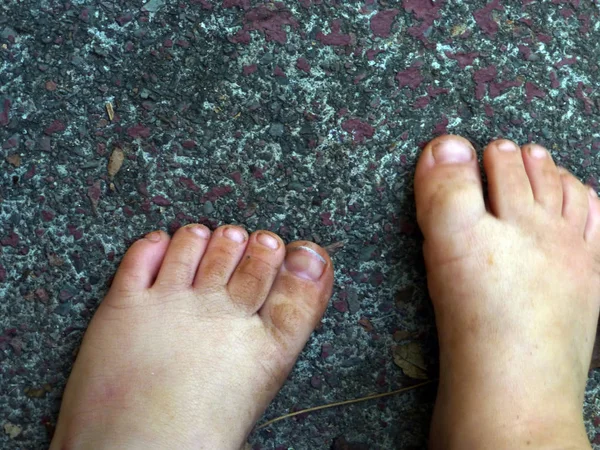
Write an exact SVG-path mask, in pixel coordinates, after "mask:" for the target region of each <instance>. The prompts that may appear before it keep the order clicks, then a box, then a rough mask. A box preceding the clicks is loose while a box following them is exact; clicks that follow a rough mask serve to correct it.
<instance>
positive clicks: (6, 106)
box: [0, 99, 12, 127]
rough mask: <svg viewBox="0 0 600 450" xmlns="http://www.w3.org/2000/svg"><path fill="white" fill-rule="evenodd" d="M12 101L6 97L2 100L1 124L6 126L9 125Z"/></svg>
mask: <svg viewBox="0 0 600 450" xmlns="http://www.w3.org/2000/svg"><path fill="white" fill-rule="evenodd" d="M11 104H12V103H11V101H10V100H9V99H4V101H3V102H2V111H0V125H1V126H3V127H5V126H6V125H8V113H9V112H10V105H11Z"/></svg>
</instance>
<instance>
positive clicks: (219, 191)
mask: <svg viewBox="0 0 600 450" xmlns="http://www.w3.org/2000/svg"><path fill="white" fill-rule="evenodd" d="M231 191H233V188H232V187H231V186H215V187H213V188H212V189H211V190H210V191H208V192H207V193H206V194H205V195H204V196H203V197H202V201H203V202H205V201H206V200H210V201H211V202H214V201H215V200H218V199H220V198H221V197H223V196H225V195H227V194H229V193H230V192H231Z"/></svg>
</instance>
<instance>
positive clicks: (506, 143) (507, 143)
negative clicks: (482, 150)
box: [497, 141, 517, 152]
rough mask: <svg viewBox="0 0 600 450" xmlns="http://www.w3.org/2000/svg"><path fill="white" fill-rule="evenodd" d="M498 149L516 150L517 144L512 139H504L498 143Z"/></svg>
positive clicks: (505, 150)
mask: <svg viewBox="0 0 600 450" xmlns="http://www.w3.org/2000/svg"><path fill="white" fill-rule="evenodd" d="M497 146H498V150H502V151H503V152H516V151H517V146H516V145H515V144H514V143H513V142H510V141H502V142H500V143H499V144H497Z"/></svg>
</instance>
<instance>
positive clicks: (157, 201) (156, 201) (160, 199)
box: [152, 195, 171, 206]
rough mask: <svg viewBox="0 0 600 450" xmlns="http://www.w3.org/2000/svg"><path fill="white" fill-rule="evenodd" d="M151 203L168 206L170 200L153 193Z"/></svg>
mask: <svg viewBox="0 0 600 450" xmlns="http://www.w3.org/2000/svg"><path fill="white" fill-rule="evenodd" d="M152 203H154V204H155V205H158V206H169V205H171V200H169V199H167V198H165V197H163V196H162V195H155V196H154V197H152Z"/></svg>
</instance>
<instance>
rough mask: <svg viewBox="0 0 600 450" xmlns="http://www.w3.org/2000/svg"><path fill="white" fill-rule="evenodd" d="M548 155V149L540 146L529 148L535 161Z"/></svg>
mask: <svg viewBox="0 0 600 450" xmlns="http://www.w3.org/2000/svg"><path fill="white" fill-rule="evenodd" d="M547 153H548V152H547V151H546V149H545V148H544V147H540V146H538V145H535V146H533V147H529V154H530V155H531V156H532V157H533V158H535V159H542V158H545V157H546V155H547Z"/></svg>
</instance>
